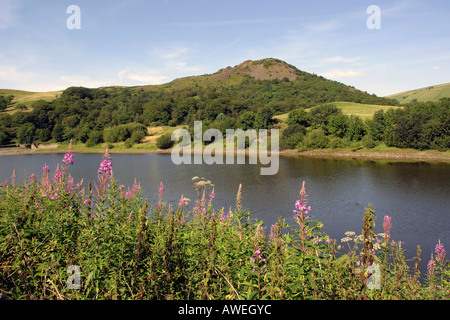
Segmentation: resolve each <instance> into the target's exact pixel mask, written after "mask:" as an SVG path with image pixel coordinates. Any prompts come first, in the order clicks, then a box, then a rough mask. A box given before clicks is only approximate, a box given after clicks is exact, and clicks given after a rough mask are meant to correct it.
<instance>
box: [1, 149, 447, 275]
mask: <svg viewBox="0 0 450 320" xmlns="http://www.w3.org/2000/svg"><path fill="white" fill-rule="evenodd" d="M62 158H63V154H31V155H14V156H3V157H0V181H1V182H3V181H5V180H6V179H8V182H10V181H11V178H10V176H11V174H12V172H13V170H14V169H15V170H16V184H23V179H24V177H28V176H29V175H30V174H33V173H34V174H36V175H37V176H38V178H40V176H41V173H42V166H43V165H44V164H47V165H48V166H49V167H50V171H51V173H53V171H54V170H55V169H56V165H57V163H61V160H62ZM111 158H112V166H113V171H114V177H115V178H116V179H117V180H118V183H119V184H124V185H125V186H126V187H131V186H132V185H133V182H134V180H135V179H136V181H137V182H140V184H141V188H142V190H143V195H144V197H146V198H148V199H149V201H150V203H151V204H156V202H157V199H158V189H159V184H160V182H162V183H163V185H164V187H165V191H164V198H163V200H164V201H166V202H168V203H171V204H173V205H175V206H176V205H177V204H178V200H179V199H180V197H181V195H182V194H183V195H184V196H185V197H187V198H189V199H191V200H195V199H196V197H197V195H196V192H195V190H194V188H193V181H192V178H193V177H194V176H198V177H204V178H206V179H208V180H211V182H212V183H213V184H214V186H215V198H214V200H213V205H214V208H215V209H216V210H219V209H221V208H222V207H224V208H225V210H228V209H229V207H230V206H231V207H232V209H234V208H235V206H236V205H235V202H236V193H237V191H238V188H239V184H242V202H241V203H242V206H243V207H244V208H245V209H248V210H250V211H251V212H252V217H253V218H255V219H258V220H263V221H264V225H265V226H266V231H267V232H269V230H270V226H271V225H272V224H274V223H275V222H276V221H277V220H278V217H279V216H282V217H285V218H286V222H287V223H288V224H291V225H292V224H293V222H294V221H293V219H292V218H293V210H294V204H295V201H296V200H297V197H298V194H299V191H300V188H301V185H302V181H305V183H306V192H307V194H308V205H310V206H311V211H310V214H311V216H312V218H313V219H316V220H319V221H321V222H323V224H324V232H325V233H327V234H328V235H330V237H331V238H333V239H337V240H338V243H340V239H341V238H343V237H345V235H344V233H345V232H346V231H354V232H356V234H361V229H362V218H363V212H364V207H365V206H367V205H368V204H369V203H371V204H372V206H373V208H374V209H375V214H376V215H377V220H376V226H375V232H376V233H380V232H383V228H382V222H383V217H384V216H385V215H389V216H391V217H392V230H391V234H392V236H391V239H393V240H395V241H397V242H398V241H402V243H403V245H402V247H403V248H405V249H406V252H405V255H406V258H408V259H412V258H413V257H414V256H415V254H416V247H417V245H418V244H419V245H421V247H422V255H421V259H422V261H421V269H422V271H424V270H426V264H427V262H428V260H429V259H430V254H431V252H432V251H433V250H434V247H435V245H436V244H437V242H438V240H439V239H440V240H441V242H442V243H443V244H444V246H445V247H446V248H447V251H448V250H450V196H449V195H450V164H447V163H425V162H386V161H369V160H340V159H316V158H306V157H284V156H280V159H279V170H278V173H277V174H275V175H265V176H264V175H260V165H258V164H256V165H255V164H248V161H247V162H246V164H234V165H231V164H228V165H227V164H222V165H218V164H213V165H207V164H205V163H203V164H190V165H188V164H180V165H175V164H173V163H172V161H171V156H170V154H154V153H149V154H111ZM101 159H102V155H101V154H75V158H74V165H73V166H71V167H70V168H69V173H70V174H71V175H72V176H73V177H74V182H75V183H77V182H79V181H80V180H81V179H84V182H83V186H84V187H86V188H87V184H88V182H89V181H95V180H96V179H97V170H98V168H99V164H100V161H101ZM190 206H191V207H192V206H193V201H191V203H190Z"/></svg>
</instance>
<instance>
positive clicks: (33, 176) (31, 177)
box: [30, 173, 36, 181]
mask: <svg viewBox="0 0 450 320" xmlns="http://www.w3.org/2000/svg"><path fill="white" fill-rule="evenodd" d="M30 180H33V181H34V180H36V175H35V174H34V173H33V174H31V175H30Z"/></svg>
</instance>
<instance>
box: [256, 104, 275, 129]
mask: <svg viewBox="0 0 450 320" xmlns="http://www.w3.org/2000/svg"><path fill="white" fill-rule="evenodd" d="M274 114H275V111H274V110H273V109H272V108H271V107H270V106H263V107H261V108H260V109H259V110H258V112H257V113H256V115H255V122H254V129H256V130H258V129H267V128H268V127H269V126H270V125H271V124H272V121H273V120H272V117H273V115H274Z"/></svg>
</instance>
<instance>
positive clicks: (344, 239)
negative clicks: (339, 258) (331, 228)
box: [341, 237, 352, 242]
mask: <svg viewBox="0 0 450 320" xmlns="http://www.w3.org/2000/svg"><path fill="white" fill-rule="evenodd" d="M349 241H352V238H350V237H345V238H342V239H341V242H349Z"/></svg>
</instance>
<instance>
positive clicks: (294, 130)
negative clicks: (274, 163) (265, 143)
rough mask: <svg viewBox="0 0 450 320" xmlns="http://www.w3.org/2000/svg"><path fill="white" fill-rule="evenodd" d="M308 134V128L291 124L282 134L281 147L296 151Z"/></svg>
mask: <svg viewBox="0 0 450 320" xmlns="http://www.w3.org/2000/svg"><path fill="white" fill-rule="evenodd" d="M305 134H306V128H305V127H304V126H302V125H299V124H291V125H289V126H288V127H287V128H286V129H284V130H283V133H282V134H281V145H282V146H283V147H285V148H288V149H295V148H296V147H297V146H298V145H299V143H300V142H302V140H303V137H304V136H305Z"/></svg>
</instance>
